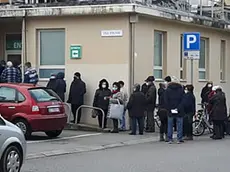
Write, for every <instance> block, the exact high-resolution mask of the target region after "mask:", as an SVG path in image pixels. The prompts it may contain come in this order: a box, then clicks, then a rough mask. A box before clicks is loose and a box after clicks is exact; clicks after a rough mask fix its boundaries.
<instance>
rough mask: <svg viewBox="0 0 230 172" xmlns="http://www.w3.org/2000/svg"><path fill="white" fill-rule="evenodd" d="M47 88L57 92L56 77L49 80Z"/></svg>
mask: <svg viewBox="0 0 230 172" xmlns="http://www.w3.org/2000/svg"><path fill="white" fill-rule="evenodd" d="M46 87H47V88H50V89H52V90H53V91H54V92H56V90H55V89H56V78H52V79H50V80H49V82H48V83H47V85H46Z"/></svg>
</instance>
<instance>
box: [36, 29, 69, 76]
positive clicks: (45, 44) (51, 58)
mask: <svg viewBox="0 0 230 172" xmlns="http://www.w3.org/2000/svg"><path fill="white" fill-rule="evenodd" d="M38 33H39V39H38V40H39V56H40V57H39V76H40V78H49V77H50V75H51V74H52V73H55V74H57V73H58V72H65V31H64V30H39V32H38Z"/></svg>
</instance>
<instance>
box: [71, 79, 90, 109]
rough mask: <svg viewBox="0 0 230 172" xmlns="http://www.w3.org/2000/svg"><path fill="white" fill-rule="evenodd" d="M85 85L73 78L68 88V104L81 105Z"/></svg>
mask: <svg viewBox="0 0 230 172" xmlns="http://www.w3.org/2000/svg"><path fill="white" fill-rule="evenodd" d="M85 93H86V85H85V83H84V82H83V81H82V80H81V79H77V78H74V80H73V81H72V83H71V86H70V92H69V99H68V101H67V102H68V103H71V104H75V105H83V103H84V95H85Z"/></svg>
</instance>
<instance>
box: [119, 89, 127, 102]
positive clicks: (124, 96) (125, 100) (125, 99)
mask: <svg viewBox="0 0 230 172" xmlns="http://www.w3.org/2000/svg"><path fill="white" fill-rule="evenodd" d="M120 92H121V94H122V97H123V101H124V105H125V106H126V105H127V103H128V100H129V95H128V92H127V90H126V89H125V88H121V90H120Z"/></svg>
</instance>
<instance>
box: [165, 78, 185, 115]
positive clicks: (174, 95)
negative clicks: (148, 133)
mask: <svg viewBox="0 0 230 172" xmlns="http://www.w3.org/2000/svg"><path fill="white" fill-rule="evenodd" d="M183 95H184V91H183V87H182V85H181V84H179V83H174V82H172V83H169V84H168V86H167V89H166V90H165V93H164V102H165V108H166V109H167V110H168V112H169V116H180V117H181V116H183V115H184V112H183V106H182V99H183ZM173 109H177V111H178V113H177V114H174V113H171V110H173Z"/></svg>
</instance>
